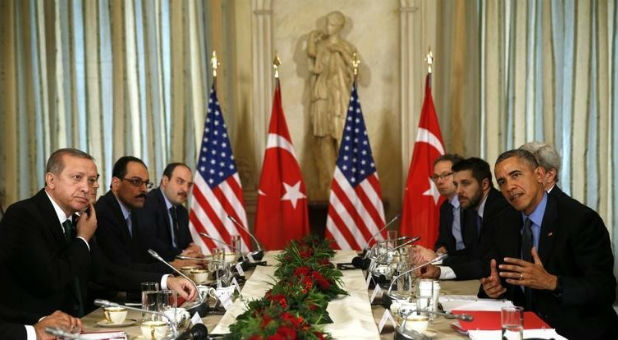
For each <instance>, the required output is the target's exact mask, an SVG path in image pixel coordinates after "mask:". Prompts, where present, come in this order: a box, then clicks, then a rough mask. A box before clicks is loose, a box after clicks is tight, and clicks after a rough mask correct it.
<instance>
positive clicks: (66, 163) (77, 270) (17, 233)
mask: <svg viewBox="0 0 618 340" xmlns="http://www.w3.org/2000/svg"><path fill="white" fill-rule="evenodd" d="M97 187H98V184H97V167H96V164H95V163H94V160H93V158H92V156H90V155H88V154H87V153H85V152H83V151H80V150H77V149H69V148H67V149H59V150H57V151H55V152H54V153H52V155H51V156H50V157H49V160H48V161H47V167H46V173H45V187H44V188H43V189H42V190H40V191H39V192H38V193H37V194H35V195H34V196H32V197H31V198H28V199H25V200H23V201H19V202H17V203H15V204H13V205H11V206H10V207H9V208H8V209H7V211H6V214H5V215H4V217H3V218H2V221H0V272H1V273H2V275H3V277H2V279H1V280H0V290H1V291H3V292H6V294H4V295H3V297H2V299H0V305H1V306H2V307H4V308H3V309H5V310H8V311H10V313H7V314H8V315H5V314H2V313H0V317H2V318H4V319H5V320H4V321H6V322H12V323H20V324H26V325H33V324H36V323H37V322H38V321H39V320H40V319H41V317H43V316H45V315H50V314H52V313H53V312H54V311H55V310H61V311H63V312H65V313H68V314H70V315H73V316H82V315H84V314H85V313H87V312H88V311H89V310H90V307H91V306H90V305H89V304H88V302H89V301H90V300H92V299H93V298H98V297H100V296H97V295H92V296H88V291H87V289H86V288H87V287H89V286H90V285H91V284H93V285H94V284H96V285H99V286H101V287H104V288H105V289H115V290H136V291H138V290H139V289H140V282H143V281H158V280H160V282H161V285H162V286H165V287H167V288H169V289H173V290H176V291H177V292H178V293H179V295H180V296H182V297H183V298H187V299H194V298H195V296H196V291H195V288H194V287H193V286H192V285H191V284H190V283H189V281H188V280H185V279H182V278H174V277H168V276H166V275H163V276H162V275H160V274H155V273H149V272H144V271H137V270H134V269H131V268H127V267H126V266H118V265H115V264H113V263H111V262H110V261H109V260H108V259H107V257H105V256H104V255H103V254H102V251H101V249H100V247H99V245H98V243H97V242H96V240H95V238H94V237H93V234H94V233H95V231H96V230H97V214H96V210H95V209H94V207H93V206H92V198H93V196H94V195H96V188H97ZM78 213H79V216H78V215H77V214H78Z"/></svg>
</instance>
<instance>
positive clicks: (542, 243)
mask: <svg viewBox="0 0 618 340" xmlns="http://www.w3.org/2000/svg"><path fill="white" fill-rule="evenodd" d="M557 222H558V202H557V200H556V197H555V196H552V195H547V206H546V207H545V214H544V215H543V222H542V225H541V234H540V236H539V249H538V252H539V257H540V258H541V262H543V263H545V262H546V261H547V257H548V256H549V254H551V252H552V249H553V247H554V240H555V239H556V237H555V236H554V233H555V230H554V227H555V226H556V225H557Z"/></svg>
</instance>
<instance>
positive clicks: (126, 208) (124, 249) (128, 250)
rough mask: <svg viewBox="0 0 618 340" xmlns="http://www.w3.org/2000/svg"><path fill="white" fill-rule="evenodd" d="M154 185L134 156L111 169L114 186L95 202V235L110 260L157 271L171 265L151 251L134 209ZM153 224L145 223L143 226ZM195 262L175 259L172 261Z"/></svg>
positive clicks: (142, 164)
mask: <svg viewBox="0 0 618 340" xmlns="http://www.w3.org/2000/svg"><path fill="white" fill-rule="evenodd" d="M151 187H152V182H150V179H149V175H148V169H147V168H146V165H145V164H144V162H142V160H140V159H139V158H136V157H132V156H124V157H121V158H119V159H118V160H117V161H116V163H115V164H114V167H113V169H112V184H111V189H110V190H109V191H108V192H107V193H106V194H105V195H103V196H101V198H99V200H98V201H97V204H96V206H95V208H96V210H97V216H98V221H99V222H98V224H99V227H98V228H97V232H96V237H97V242H98V243H99V246H100V247H101V249H102V250H103V252H104V253H105V255H106V256H107V258H109V259H110V261H112V262H114V263H116V264H120V265H123V266H128V267H130V268H135V269H138V270H145V271H151V272H156V273H169V272H170V271H171V269H170V268H169V267H167V266H166V265H165V264H163V263H161V262H159V261H157V260H156V259H154V258H152V257H151V256H150V254H148V248H147V247H146V245H145V244H144V240H145V235H143V232H142V229H143V228H140V227H139V223H140V221H139V219H138V218H137V216H136V215H137V214H135V210H137V209H139V208H142V207H143V206H144V203H145V202H146V193H147V189H149V188H151ZM146 227H150V226H148V225H145V226H144V228H146ZM187 264H192V263H188V262H187V261H183V260H176V261H174V262H172V265H175V266H178V267H181V266H183V265H187Z"/></svg>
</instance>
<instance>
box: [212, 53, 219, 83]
mask: <svg viewBox="0 0 618 340" xmlns="http://www.w3.org/2000/svg"><path fill="white" fill-rule="evenodd" d="M210 66H211V67H212V76H213V78H216V77H217V68H219V61H218V60H217V51H212V57H211V58H210Z"/></svg>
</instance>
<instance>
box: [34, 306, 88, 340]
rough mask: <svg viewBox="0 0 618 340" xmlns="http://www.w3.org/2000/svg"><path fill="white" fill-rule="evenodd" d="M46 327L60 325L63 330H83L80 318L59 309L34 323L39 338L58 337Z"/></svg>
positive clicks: (71, 331)
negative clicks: (48, 331)
mask: <svg viewBox="0 0 618 340" xmlns="http://www.w3.org/2000/svg"><path fill="white" fill-rule="evenodd" d="M46 327H58V328H60V329H62V330H63V331H66V332H70V333H76V332H81V330H82V321H81V320H80V319H78V318H74V317H72V316H70V315H69V314H66V313H63V312H61V311H59V310H57V311H55V312H53V313H52V314H50V315H48V316H46V317H44V318H43V319H41V320H40V321H39V322H37V323H36V324H35V325H34V331H35V332H36V338H37V339H39V340H52V339H55V338H56V337H55V336H53V335H51V334H47V333H46V332H45V328H46Z"/></svg>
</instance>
